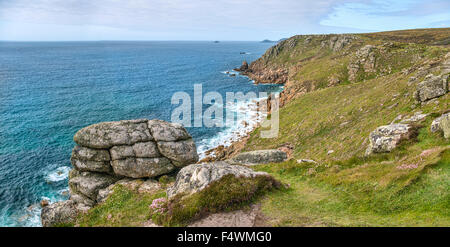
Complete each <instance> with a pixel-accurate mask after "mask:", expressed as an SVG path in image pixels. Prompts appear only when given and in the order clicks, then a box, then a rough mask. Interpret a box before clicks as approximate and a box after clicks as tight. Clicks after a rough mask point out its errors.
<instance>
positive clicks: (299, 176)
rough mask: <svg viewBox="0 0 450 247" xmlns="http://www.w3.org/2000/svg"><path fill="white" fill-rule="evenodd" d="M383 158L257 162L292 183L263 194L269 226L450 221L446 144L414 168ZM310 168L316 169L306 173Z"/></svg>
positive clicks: (448, 151) (449, 160)
mask: <svg viewBox="0 0 450 247" xmlns="http://www.w3.org/2000/svg"><path fill="white" fill-rule="evenodd" d="M384 158H386V160H385V161H384V162H379V161H378V160H377V159H361V160H360V161H365V163H363V164H361V163H359V162H355V160H349V162H343V163H340V165H335V164H332V163H330V164H323V165H320V166H318V167H315V166H314V165H311V164H310V165H299V164H297V163H296V162H295V161H293V160H291V161H288V162H285V163H282V164H270V165H265V166H261V167H260V168H259V169H258V170H262V171H266V172H269V173H270V174H272V175H273V176H275V178H276V179H278V180H280V181H281V182H283V183H287V184H289V185H290V188H289V189H288V190H285V191H275V192H273V193H270V194H268V195H267V196H266V197H265V198H264V199H263V200H261V203H262V210H263V213H264V214H265V215H267V216H269V217H270V220H269V224H270V225H273V226H449V225H450V192H449V190H448V188H450V180H449V178H450V148H440V149H437V150H435V151H434V152H433V153H432V154H430V156H428V157H426V158H424V159H423V160H422V161H421V163H420V165H419V167H418V168H417V169H412V170H399V169H397V168H396V167H397V166H398V164H400V163H398V161H397V162H396V161H392V160H390V159H389V157H386V156H385V157H384ZM406 161H407V160H405V162H406ZM309 169H315V171H316V172H315V173H313V174H310V175H308V170H309Z"/></svg>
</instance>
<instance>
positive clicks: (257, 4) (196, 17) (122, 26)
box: [0, 0, 448, 40]
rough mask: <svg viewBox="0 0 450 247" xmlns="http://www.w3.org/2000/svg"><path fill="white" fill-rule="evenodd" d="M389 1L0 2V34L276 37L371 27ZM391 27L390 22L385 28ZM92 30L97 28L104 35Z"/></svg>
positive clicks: (9, 36)
mask: <svg viewBox="0 0 450 247" xmlns="http://www.w3.org/2000/svg"><path fill="white" fill-rule="evenodd" d="M440 2H442V1H440ZM355 3H356V4H355ZM352 4H353V5H352ZM358 4H359V5H358ZM374 4H375V5H374ZM389 4H391V5H392V4H393V3H392V2H391V3H388V5H386V6H384V5H383V4H380V3H376V2H374V1H370V0H315V1H310V0H247V1H245V0H244V1H243V0H5V1H2V0H0V38H1V39H13V38H14V39H25V40H26V39H35V40H36V39H37V40H39V39H40V40H47V39H55V38H56V39H58V38H57V37H58V33H60V34H59V39H65V40H67V39H69V40H71V39H72V40H73V39H108V38H107V37H110V38H109V39H163V40H164V39H197V40H201V39H210V40H212V39H214V40H215V39H220V40H259V39H264V38H271V39H278V38H282V37H288V36H291V35H294V34H300V33H328V32H349V31H350V32H356V31H363V30H364V31H365V30H371V29H373V28H371V27H372V26H374V25H362V24H361V23H364V22H366V21H365V19H367V20H368V21H367V23H368V24H370V23H373V22H375V21H376V19H377V18H378V17H377V16H382V15H383V14H384V13H381V12H378V13H372V12H371V11H373V10H374V6H375V9H376V8H379V9H381V10H385V9H388V8H389V7H390V6H389ZM405 6H406V7H405ZM395 9H396V11H397V12H396V13H401V12H402V11H403V12H405V11H406V12H407V11H411V10H410V8H409V7H408V6H407V5H405V3H400V4H397V7H395ZM424 9H426V8H424ZM447 10H448V6H447ZM429 11H434V9H433V10H429ZM361 13H362V14H361ZM403 15H407V13H406V14H405V13H403ZM392 18H393V17H392ZM392 18H391V19H389V20H392ZM424 18H425V17H424ZM426 18H428V19H426ZM426 18H425V19H426V20H425V19H424V20H423V21H427V22H433V23H442V18H429V17H426ZM388 24H389V23H388V21H386V22H385V23H384V24H383V25H388ZM56 30H58V31H56ZM89 30H96V32H98V38H95V37H96V35H95V32H94V33H92V31H89ZM55 32H57V33H55ZM117 37H119V38H117Z"/></svg>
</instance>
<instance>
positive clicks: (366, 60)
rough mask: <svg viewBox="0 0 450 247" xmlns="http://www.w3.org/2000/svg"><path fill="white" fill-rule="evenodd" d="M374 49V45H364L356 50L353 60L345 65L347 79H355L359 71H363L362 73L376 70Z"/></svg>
mask: <svg viewBox="0 0 450 247" xmlns="http://www.w3.org/2000/svg"><path fill="white" fill-rule="evenodd" d="M375 50H376V47H375V46H373V45H366V46H364V47H362V48H361V49H359V50H358V51H357V52H356V55H355V57H354V58H353V61H352V62H350V63H349V64H348V66H347V69H348V79H349V80H350V81H356V80H357V79H358V78H357V77H358V72H359V71H363V72H364V73H373V72H376V69H375V65H376V64H375V63H376V57H375Z"/></svg>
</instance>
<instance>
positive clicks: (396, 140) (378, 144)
mask: <svg viewBox="0 0 450 247" xmlns="http://www.w3.org/2000/svg"><path fill="white" fill-rule="evenodd" d="M414 131H415V130H414V128H413V127H412V126H411V125H409V124H390V125H384V126H380V127H378V128H377V129H375V130H374V131H372V132H371V133H370V136H369V141H370V144H369V146H368V147H367V150H366V155H370V154H372V153H384V152H390V151H392V150H393V149H395V148H396V147H397V146H398V145H400V143H401V141H403V140H407V139H410V138H412V137H413V136H414Z"/></svg>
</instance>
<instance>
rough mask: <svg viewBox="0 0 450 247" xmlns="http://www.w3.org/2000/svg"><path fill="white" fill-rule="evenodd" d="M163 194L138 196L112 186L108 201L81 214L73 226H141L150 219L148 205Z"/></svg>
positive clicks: (134, 192) (120, 186) (163, 194)
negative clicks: (112, 190)
mask: <svg viewBox="0 0 450 247" xmlns="http://www.w3.org/2000/svg"><path fill="white" fill-rule="evenodd" d="M164 196H165V192H164V191H160V192H157V193H154V194H140V193H137V192H136V191H132V190H130V189H128V188H126V187H124V186H122V185H116V186H114V192H113V193H112V194H111V195H110V196H109V197H108V199H107V200H106V201H105V202H104V203H102V204H100V205H98V206H96V207H94V208H92V209H90V210H89V211H88V212H87V213H86V214H82V215H80V216H79V218H78V219H77V222H76V223H75V225H78V226H81V227H90V226H141V225H142V224H143V223H144V222H146V221H148V220H149V219H150V218H151V214H150V208H149V205H151V204H152V201H153V200H154V199H156V198H160V197H164Z"/></svg>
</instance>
